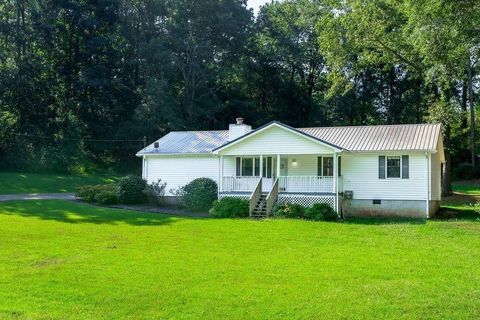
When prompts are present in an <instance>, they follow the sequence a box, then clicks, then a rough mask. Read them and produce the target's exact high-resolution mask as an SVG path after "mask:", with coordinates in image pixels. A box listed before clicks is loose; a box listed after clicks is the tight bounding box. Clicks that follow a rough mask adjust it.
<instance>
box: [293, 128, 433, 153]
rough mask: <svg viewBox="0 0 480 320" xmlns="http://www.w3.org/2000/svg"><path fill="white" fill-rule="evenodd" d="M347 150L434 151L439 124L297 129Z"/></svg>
mask: <svg viewBox="0 0 480 320" xmlns="http://www.w3.org/2000/svg"><path fill="white" fill-rule="evenodd" d="M298 130H300V131H303V132H305V133H307V134H309V135H311V136H313V137H316V138H318V139H322V140H325V141H328V142H330V143H332V144H334V145H337V146H339V147H341V148H342V149H345V150H348V151H396V150H398V151H402V150H412V151H413V150H416V151H428V150H430V151H434V150H437V145H438V139H439V136H440V131H441V124H399V125H380V126H352V127H319V128H300V129H298Z"/></svg>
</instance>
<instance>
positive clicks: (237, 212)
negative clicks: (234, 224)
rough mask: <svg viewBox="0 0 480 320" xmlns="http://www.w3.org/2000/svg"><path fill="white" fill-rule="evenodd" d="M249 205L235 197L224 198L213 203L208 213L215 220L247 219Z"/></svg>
mask: <svg viewBox="0 0 480 320" xmlns="http://www.w3.org/2000/svg"><path fill="white" fill-rule="evenodd" d="M248 210H249V204H248V201H247V200H243V199H240V198H236V197H225V198H222V199H220V200H215V201H214V202H213V207H212V209H210V211H209V213H210V215H211V216H212V217H215V218H244V217H248Z"/></svg>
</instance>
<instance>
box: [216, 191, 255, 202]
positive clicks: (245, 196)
mask: <svg viewBox="0 0 480 320" xmlns="http://www.w3.org/2000/svg"><path fill="white" fill-rule="evenodd" d="M225 197H235V198H240V199H243V200H250V195H249V194H246V193H223V194H222V193H220V195H219V197H218V198H219V199H222V198H225Z"/></svg>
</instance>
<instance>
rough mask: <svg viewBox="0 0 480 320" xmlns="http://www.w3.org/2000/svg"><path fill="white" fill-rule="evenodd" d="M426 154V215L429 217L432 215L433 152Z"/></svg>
mask: <svg viewBox="0 0 480 320" xmlns="http://www.w3.org/2000/svg"><path fill="white" fill-rule="evenodd" d="M425 156H426V158H427V202H426V210H427V212H426V216H427V219H428V218H429V217H430V188H431V186H430V166H431V161H430V160H431V157H432V155H431V153H430V152H426V153H425Z"/></svg>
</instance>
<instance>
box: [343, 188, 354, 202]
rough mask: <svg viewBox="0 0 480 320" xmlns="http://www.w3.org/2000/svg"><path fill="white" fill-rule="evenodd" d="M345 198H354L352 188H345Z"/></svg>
mask: <svg viewBox="0 0 480 320" xmlns="http://www.w3.org/2000/svg"><path fill="white" fill-rule="evenodd" d="M343 199H347V200H348V199H353V191H352V190H345V191H343Z"/></svg>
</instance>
